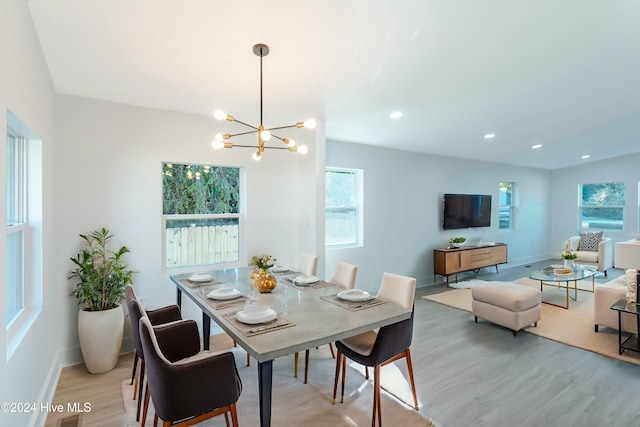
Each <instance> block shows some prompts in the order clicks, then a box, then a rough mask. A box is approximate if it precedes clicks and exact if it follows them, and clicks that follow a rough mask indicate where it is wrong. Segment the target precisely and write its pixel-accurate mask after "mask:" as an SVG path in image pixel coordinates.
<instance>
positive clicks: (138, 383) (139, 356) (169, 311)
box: [124, 285, 182, 421]
mask: <svg viewBox="0 0 640 427" xmlns="http://www.w3.org/2000/svg"><path fill="white" fill-rule="evenodd" d="M124 293H125V298H126V303H127V310H128V311H129V321H130V323H131V337H132V339H133V346H134V348H135V350H136V353H135V355H134V358H133V371H132V372H131V384H133V383H134V381H135V385H134V387H133V399H134V400H135V399H136V394H137V398H138V409H137V411H136V421H140V408H141V405H142V389H143V388H144V373H145V372H144V371H145V363H144V354H143V352H142V343H141V342H140V329H139V326H138V325H139V324H140V318H142V317H145V316H147V317H148V318H149V321H150V322H151V324H152V325H161V324H164V323H169V322H174V321H177V320H182V315H181V313H180V307H178V306H177V305H168V306H166V307H162V308H158V309H156V310H146V311H145V310H144V309H143V308H142V304H141V303H140V301H139V300H138V298H137V297H136V293H135V291H134V290H133V286H131V285H127V286H125V288H124ZM138 360H140V372H139V374H138V376H137V377H136V370H137V367H138ZM136 392H137V393H136Z"/></svg>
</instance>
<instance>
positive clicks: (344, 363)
mask: <svg viewBox="0 0 640 427" xmlns="http://www.w3.org/2000/svg"><path fill="white" fill-rule="evenodd" d="M346 379H347V357H346V356H345V355H344V354H343V355H342V391H341V392H340V403H344V383H345V380H346Z"/></svg>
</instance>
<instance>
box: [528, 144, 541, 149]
mask: <svg viewBox="0 0 640 427" xmlns="http://www.w3.org/2000/svg"><path fill="white" fill-rule="evenodd" d="M541 147H542V144H536V145H532V146H531V148H533V149H534V150H537V149H538V148H541Z"/></svg>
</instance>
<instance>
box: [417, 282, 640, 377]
mask: <svg viewBox="0 0 640 427" xmlns="http://www.w3.org/2000/svg"><path fill="white" fill-rule="evenodd" d="M514 282H515V283H518V284H521V285H525V286H531V287H534V288H536V289H540V282H539V281H536V280H532V279H529V278H527V277H524V278H521V279H518V280H515V281H514ZM578 284H579V286H580V287H584V286H587V285H588V286H589V287H590V286H591V282H590V281H588V280H583V281H580V282H578ZM571 294H572V295H573V292H572V293H571ZM422 298H423V299H426V300H429V301H434V302H437V303H440V304H444V305H447V306H450V307H454V308H457V309H460V310H465V311H468V312H471V289H452V290H450V291H446V292H442V293H439V294H434V295H427V296H423V297H422ZM564 299H565V291H564V290H558V289H555V288H551V287H547V286H545V288H544V300H545V301H548V300H550V301H552V302H556V303H561V304H564ZM523 331H526V332H529V333H531V334H534V335H538V336H541V337H544V338H548V339H551V340H554V341H557V342H561V343H563V344H568V345H571V346H574V347H578V348H581V349H584V350H589V351H593V352H595V353H599V354H603V355H605V356H608V357H612V358H614V359H619V360H624V361H627V362H631V363H635V364H638V365H640V354H637V353H635V352H632V351H625V352H624V353H623V354H622V355H620V354H618V331H616V330H613V329H609V328H605V327H601V328H600V331H599V332H595V331H594V328H593V293H591V292H584V291H579V292H578V300H577V301H573V300H569V309H568V310H565V309H564V308H560V307H555V306H552V305H549V304H542V315H541V320H540V321H539V322H538V326H537V327H534V326H533V325H532V326H529V327H526V328H524V329H523Z"/></svg>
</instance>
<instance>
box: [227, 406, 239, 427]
mask: <svg viewBox="0 0 640 427" xmlns="http://www.w3.org/2000/svg"><path fill="white" fill-rule="evenodd" d="M229 406H230V407H231V423H232V425H233V427H238V412H237V411H236V404H235V403H232V404H231V405H229Z"/></svg>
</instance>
